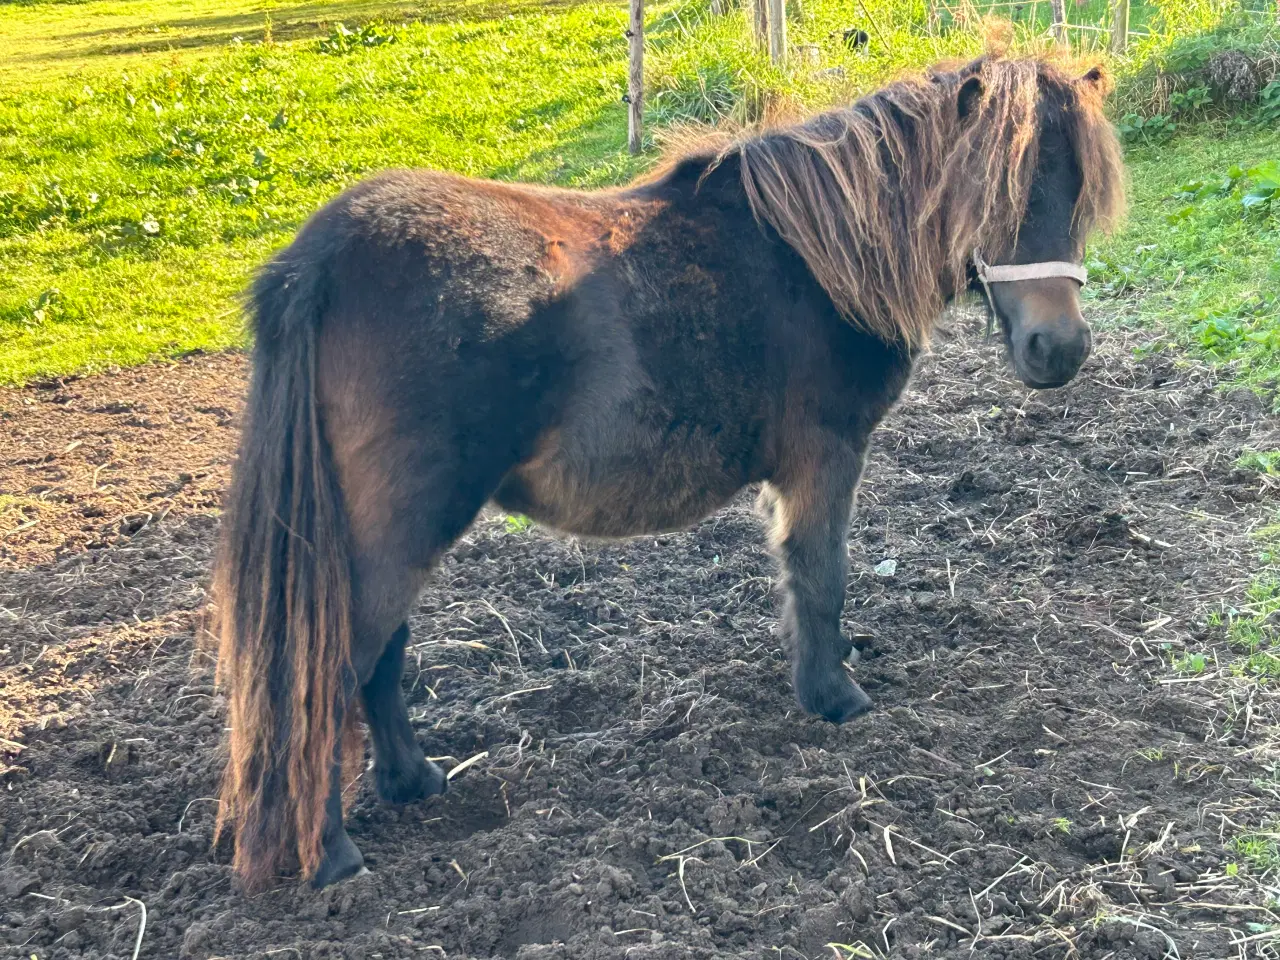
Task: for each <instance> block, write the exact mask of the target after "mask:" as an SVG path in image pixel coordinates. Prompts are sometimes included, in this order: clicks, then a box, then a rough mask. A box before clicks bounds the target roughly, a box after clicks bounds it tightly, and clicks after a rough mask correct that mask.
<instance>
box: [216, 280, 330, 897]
mask: <svg viewBox="0 0 1280 960" xmlns="http://www.w3.org/2000/svg"><path fill="white" fill-rule="evenodd" d="M304 272H311V273H312V274H313V275H312V276H310V277H308V276H299V275H298V274H297V273H295V272H293V270H292V269H291V265H290V264H288V263H287V262H286V261H284V260H283V259H281V260H277V261H276V262H275V263H273V264H271V265H270V266H268V267H267V268H266V270H264V271H263V273H262V275H261V276H260V277H259V279H258V281H257V282H256V284H255V286H254V290H253V298H254V305H253V314H254V320H255V327H256V332H257V339H256V343H255V347H254V371H253V380H252V383H251V385H250V389H249V398H248V403H247V405H246V410H245V423H244V432H243V434H242V436H241V440H240V453H239V462H238V464H237V467H236V475H235V477H234V480H233V483H232V486H231V490H230V493H229V497H228V500H227V503H226V504H225V511H224V517H223V523H222V541H221V544H220V552H219V556H218V559H217V563H216V566H215V573H214V581H213V600H214V604H215V606H214V607H213V609H212V611H211V612H212V613H213V632H214V634H215V635H216V636H217V639H218V679H219V682H220V683H221V684H222V685H223V686H224V687H225V689H226V691H227V699H228V723H229V726H230V756H229V757H228V762H227V767H226V773H225V776H224V779H223V784H222V803H221V805H220V807H219V814H218V825H217V833H218V834H219V835H221V833H222V831H223V830H224V829H225V828H226V827H227V826H228V825H230V826H231V827H232V830H233V832H234V834H235V841H236V842H235V856H234V860H233V865H234V868H235V871H236V873H237V874H239V876H240V877H241V879H242V881H243V882H244V884H245V885H246V887H247V888H249V889H256V888H259V887H261V886H262V885H263V884H264V883H265V882H267V881H268V880H270V879H271V878H272V877H274V876H277V875H279V874H280V873H281V872H282V871H285V870H289V869H291V868H293V867H295V866H296V867H300V868H301V870H302V873H303V875H304V876H306V877H311V876H312V875H314V873H315V870H316V868H317V867H318V866H319V864H320V861H321V856H322V853H323V846H322V833H323V828H324V822H325V804H326V801H327V799H328V796H329V791H330V778H331V776H332V773H333V764H334V751H335V747H336V745H337V744H338V741H339V739H340V738H341V737H342V736H343V733H344V730H343V728H344V726H347V725H349V722H350V719H351V716H350V711H344V709H343V705H342V700H344V699H345V697H343V691H344V687H348V688H349V687H350V686H351V685H352V679H351V631H352V628H351V622H352V619H351V605H352V600H351V596H352V592H351V568H350V561H349V559H348V558H349V556H350V551H349V549H348V544H349V537H348V532H347V518H346V513H345V511H344V509H343V505H342V496H341V490H340V488H339V485H338V481H337V477H336V474H335V472H334V468H333V463H332V459H331V457H330V454H329V449H328V445H327V443H326V442H325V438H324V433H323V430H322V424H321V422H320V411H319V407H318V403H317V398H316V354H317V347H316V341H317V338H318V330H319V321H320V316H321V314H322V313H323V310H324V298H323V294H322V292H321V290H320V289H319V283H318V281H317V280H316V279H315V278H314V273H315V268H314V267H312V268H311V271H305V268H304Z"/></svg>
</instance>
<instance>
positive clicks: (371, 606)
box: [311, 531, 426, 888]
mask: <svg viewBox="0 0 1280 960" xmlns="http://www.w3.org/2000/svg"><path fill="white" fill-rule="evenodd" d="M353 533H355V532H354V531H353ZM355 538H356V540H357V542H362V546H363V547H364V548H365V549H363V550H360V551H359V553H358V556H357V559H356V561H355V562H354V563H353V565H352V566H353V572H354V576H353V578H352V586H353V590H352V648H351V672H350V676H349V678H348V680H347V682H345V683H344V684H343V685H342V689H341V690H340V692H339V694H338V702H337V703H336V704H335V707H334V709H335V710H337V711H338V714H339V717H345V716H346V715H347V713H348V711H349V710H350V709H351V708H352V707H353V706H354V704H353V701H354V699H355V697H356V695H357V693H362V694H363V693H364V691H365V690H366V688H368V687H369V685H370V684H374V687H375V690H379V691H380V690H382V689H383V688H384V687H385V686H387V685H388V683H389V682H392V683H394V685H395V688H396V694H397V701H396V702H397V704H398V707H399V710H400V711H401V712H402V713H403V712H404V709H405V708H404V701H403V700H402V699H399V684H400V667H401V665H402V662H403V656H404V642H403V641H405V640H407V638H408V630H407V628H406V629H405V630H404V632H403V633H402V632H401V631H400V630H399V629H396V625H397V624H402V623H403V622H404V618H405V617H406V616H407V615H408V613H409V609H410V608H411V606H412V605H413V602H414V600H415V599H416V597H417V595H418V591H419V590H420V589H421V587H422V584H423V581H424V580H425V577H426V573H425V570H423V569H419V568H416V567H415V566H413V565H412V564H410V563H409V562H407V560H406V559H405V557H404V556H403V555H402V554H401V553H400V552H399V551H397V550H395V549H393V548H392V544H391V541H390V539H389V538H381V537H380V538H378V539H377V545H378V546H381V547H383V548H384V549H383V550H382V552H381V556H380V557H379V559H378V560H372V559H370V557H371V556H373V555H375V554H373V553H371V552H370V551H369V550H368V547H369V546H370V545H371V543H370V541H371V540H372V537H371V536H370V534H369V532H368V531H365V532H364V533H363V535H361V534H359V533H356V534H355ZM387 638H391V640H390V641H388V639H387ZM397 639H398V640H400V641H401V643H400V645H399V647H398V648H396V649H392V650H391V651H388V647H392V646H393V644H394V641H395V640H397ZM389 652H390V655H389V656H388V653H389ZM376 699H377V701H378V703H379V705H380V706H381V705H383V704H385V703H386V701H387V699H388V698H387V697H385V696H379V697H377V698H376ZM368 702H369V701H368V698H367V697H366V699H365V703H366V709H367V704H368ZM403 721H404V725H405V727H408V724H409V719H408V716H407V715H405V716H404V717H403ZM370 727H371V728H374V743H375V748H376V745H377V743H378V741H379V740H386V739H387V731H388V730H389V729H394V728H391V727H389V725H388V723H387V721H386V719H385V712H384V713H383V714H379V715H378V722H375V721H374V720H373V719H372V718H370ZM410 736H412V731H410ZM342 749H343V738H341V737H340V738H339V739H338V742H337V743H336V744H335V747H334V758H333V768H332V771H331V774H330V787H329V801H328V804H327V805H326V807H325V822H324V827H323V833H322V844H323V847H324V855H323V858H322V860H321V863H320V867H319V869H318V870H317V871H316V874H315V876H314V877H313V878H312V881H311V882H312V885H313V886H315V887H316V888H320V887H324V886H327V885H329V884H331V883H336V882H338V881H339V880H344V879H346V878H347V877H350V876H352V875H354V874H356V873H359V872H361V870H362V868H363V867H364V857H363V856H362V855H361V854H360V850H359V848H357V847H356V845H355V843H354V842H353V841H352V840H351V838H350V837H349V836H348V835H347V831H346V828H345V827H344V825H343V822H342V819H343V818H342V774H343V763H342ZM418 759H419V762H421V763H425V762H426V761H425V758H423V757H422V755H421V754H418Z"/></svg>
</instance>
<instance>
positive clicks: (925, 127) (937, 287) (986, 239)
mask: <svg viewBox="0 0 1280 960" xmlns="http://www.w3.org/2000/svg"><path fill="white" fill-rule="evenodd" d="M973 76H976V77H978V78H980V79H981V81H982V86H981V93H980V95H979V96H978V97H977V98H976V102H975V103H974V104H973V106H972V109H971V110H970V111H969V113H968V115H967V116H965V117H963V118H962V117H961V115H960V111H959V110H958V109H957V95H958V92H959V90H960V87H961V85H962V84H963V83H964V82H965V81H966V80H967V79H968V78H969V77H973ZM1106 88H1107V83H1106V79H1105V77H1103V76H1101V75H1100V74H1099V73H1097V72H1096V71H1095V72H1094V74H1093V75H1092V77H1091V79H1089V80H1080V79H1076V78H1073V77H1069V76H1068V75H1067V74H1066V73H1065V72H1064V71H1063V70H1062V69H1061V68H1059V67H1057V66H1055V65H1054V64H1052V63H1050V62H1048V61H1045V60H1040V59H1016V60H1015V59H999V58H988V57H984V58H982V59H980V60H978V61H976V62H974V63H972V64H970V65H968V66H967V67H964V68H963V69H958V70H953V71H951V72H947V73H940V72H934V73H931V74H928V75H922V76H914V77H908V78H905V79H901V80H898V81H896V82H894V83H892V84H890V85H889V86H887V87H885V88H883V89H881V90H879V91H878V92H876V93H873V94H871V95H869V96H867V97H864V98H862V99H861V100H858V101H857V102H855V103H854V104H852V105H851V106H849V107H846V108H842V109H837V110H832V111H829V112H826V113H822V114H819V115H817V116H814V117H813V118H811V119H809V120H807V121H804V122H802V123H799V124H795V125H792V126H787V127H782V128H779V129H774V130H768V131H765V132H763V133H756V134H754V135H748V136H741V137H737V138H733V139H727V138H725V137H724V136H723V135H720V136H719V137H718V138H717V137H713V138H711V139H710V140H708V141H704V143H703V149H706V147H707V146H708V145H710V146H715V147H716V148H717V156H716V159H715V160H713V161H712V164H711V167H710V168H709V169H711V168H714V167H715V166H718V165H719V164H721V163H723V162H724V161H725V159H727V158H729V157H733V156H736V157H737V158H738V160H739V164H740V167H741V176H742V183H743V186H744V188H745V190H746V194H747V198H748V201H749V202H750V204H751V208H752V211H753V212H754V214H755V216H756V217H757V219H759V220H761V221H764V222H766V223H768V224H769V225H770V226H772V227H773V229H774V230H776V231H777V232H778V234H779V235H780V236H781V237H782V238H783V239H784V240H785V241H786V242H787V243H788V244H790V245H791V246H792V247H793V248H794V249H795V250H796V251H797V252H798V253H799V254H800V256H801V257H803V258H804V260H805V262H806V263H807V264H808V266H809V269H810V270H811V271H812V272H813V275H814V277H815V278H816V279H817V280H818V282H819V283H820V284H821V285H822V287H823V288H824V289H825V290H826V292H827V293H828V294H829V295H830V297H831V299H832V301H833V302H834V303H835V305H836V307H837V309H838V310H839V311H840V313H841V314H842V315H843V316H844V317H845V318H846V319H848V320H849V321H850V322H852V323H854V324H856V325H858V326H860V327H862V328H863V329H865V330H866V331H867V332H869V333H872V334H874V335H876V336H878V337H881V338H882V339H885V340H887V341H890V342H900V341H905V342H906V343H907V344H909V345H910V346H912V347H919V346H922V345H924V344H926V343H927V342H928V340H929V336H930V334H931V333H932V330H933V327H934V324H935V323H936V321H937V319H938V317H939V316H940V314H941V313H942V310H943V307H944V306H945V302H946V300H947V299H949V298H950V297H951V296H954V295H955V294H957V293H959V292H960V291H961V290H962V289H963V287H964V286H965V284H966V278H967V272H968V265H969V263H970V260H971V257H972V255H973V252H974V251H975V250H979V251H981V252H982V254H983V256H984V258H985V259H986V260H988V261H989V262H991V263H1000V262H1002V261H1003V260H1004V258H1006V257H1008V256H1009V255H1010V254H1011V252H1012V250H1013V249H1014V246H1015V244H1016V242H1017V234H1018V228H1019V225H1020V224H1021V223H1022V222H1023V221H1024V219H1025V217H1026V212H1027V203H1028V200H1029V198H1030V192H1031V184H1032V178H1033V175H1034V172H1035V168H1036V160H1037V157H1038V154H1039V140H1040V133H1041V130H1042V129H1043V128H1044V125H1045V124H1046V122H1050V121H1056V122H1058V123H1060V124H1062V128H1063V129H1064V131H1065V133H1066V136H1067V139H1068V141H1069V142H1070V143H1071V144H1072V147H1073V149H1074V151H1075V158H1076V162H1077V164H1078V166H1079V169H1080V173H1081V175H1082V177H1083V187H1082V189H1081V191H1080V194H1079V196H1078V197H1077V198H1076V203H1075V222H1074V230H1075V233H1076V236H1077V237H1079V238H1081V239H1083V238H1084V237H1086V236H1088V234H1089V233H1091V232H1093V231H1095V230H1108V229H1110V228H1112V227H1113V226H1114V225H1115V223H1116V222H1117V221H1118V219H1119V218H1120V216H1121V215H1122V213H1123V211H1124V205H1125V188H1124V167H1123V162H1122V159H1121V154H1120V147H1119V144H1118V142H1117V140H1116V136H1115V133H1114V131H1113V129H1112V127H1111V124H1110V123H1109V122H1108V121H1107V119H1106V117H1105V115H1104V113H1103V101H1104V99H1105V96H1106V93H1107V89H1106ZM717 140H718V142H717ZM683 146H685V147H686V148H687V146H688V145H687V144H684V145H683Z"/></svg>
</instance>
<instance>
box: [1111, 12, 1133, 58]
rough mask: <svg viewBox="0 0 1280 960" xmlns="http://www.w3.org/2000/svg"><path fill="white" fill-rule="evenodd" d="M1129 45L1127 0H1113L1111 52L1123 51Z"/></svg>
mask: <svg viewBox="0 0 1280 960" xmlns="http://www.w3.org/2000/svg"><path fill="white" fill-rule="evenodd" d="M1128 46H1129V0H1114V5H1113V6H1112V8H1111V52H1112V53H1124V51H1125V48H1126V47H1128Z"/></svg>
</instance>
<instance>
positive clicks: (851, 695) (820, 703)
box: [796, 670, 872, 723]
mask: <svg viewBox="0 0 1280 960" xmlns="http://www.w3.org/2000/svg"><path fill="white" fill-rule="evenodd" d="M796 699H797V700H799V701H800V706H802V707H803V708H804V709H805V711H806V712H808V713H811V714H813V715H815V716H819V717H825V718H826V719H828V720H830V721H831V722H832V723H845V722H846V721H848V720H852V719H853V718H854V717H859V716H861V715H862V714H864V713H866V712H867V711H868V710H870V709H871V706H872V704H871V698H870V697H869V696H867V694H866V692H865V691H863V689H862V688H861V687H860V686H858V685H857V684H856V683H854V682H853V681H852V680H850V679H849V677H848V675H846V674H845V673H844V671H843V670H842V671H840V672H839V673H833V674H829V675H828V677H827V678H825V681H824V682H818V683H814V682H809V683H805V682H804V678H797V681H796Z"/></svg>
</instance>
